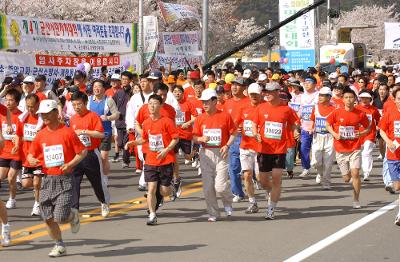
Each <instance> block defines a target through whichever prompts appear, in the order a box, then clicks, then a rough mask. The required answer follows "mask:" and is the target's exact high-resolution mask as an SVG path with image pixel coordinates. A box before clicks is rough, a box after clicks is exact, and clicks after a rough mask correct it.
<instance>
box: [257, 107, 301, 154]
mask: <svg viewBox="0 0 400 262" xmlns="http://www.w3.org/2000/svg"><path fill="white" fill-rule="evenodd" d="M296 121H297V120H296V118H295V116H294V114H293V109H291V108H290V107H289V106H287V105H278V106H273V105H271V104H270V103H268V102H265V103H262V104H261V105H259V106H258V107H257V108H256V110H255V114H254V119H253V122H254V123H255V124H256V125H257V126H258V127H259V130H260V131H259V132H260V136H261V140H262V141H261V145H260V146H259V151H258V152H260V153H263V154H286V151H287V141H286V140H287V131H286V129H288V128H291V127H292V125H294V124H295V123H296Z"/></svg>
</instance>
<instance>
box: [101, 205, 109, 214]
mask: <svg viewBox="0 0 400 262" xmlns="http://www.w3.org/2000/svg"><path fill="white" fill-rule="evenodd" d="M109 214H110V205H109V204H107V203H102V204H101V216H102V217H108V215H109Z"/></svg>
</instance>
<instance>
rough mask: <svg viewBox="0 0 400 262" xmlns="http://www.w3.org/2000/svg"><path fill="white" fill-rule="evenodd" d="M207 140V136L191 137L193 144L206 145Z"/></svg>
mask: <svg viewBox="0 0 400 262" xmlns="http://www.w3.org/2000/svg"><path fill="white" fill-rule="evenodd" d="M209 140H210V138H209V137H208V136H193V142H194V143H196V144H201V143H207V142H208V141H209Z"/></svg>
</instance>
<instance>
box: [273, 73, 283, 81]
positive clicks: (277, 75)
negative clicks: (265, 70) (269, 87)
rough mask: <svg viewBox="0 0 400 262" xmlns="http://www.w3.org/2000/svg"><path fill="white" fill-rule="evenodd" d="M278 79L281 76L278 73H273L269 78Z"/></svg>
mask: <svg viewBox="0 0 400 262" xmlns="http://www.w3.org/2000/svg"><path fill="white" fill-rule="evenodd" d="M279 79H281V76H280V75H279V74H273V75H272V77H271V80H275V81H276V80H279Z"/></svg>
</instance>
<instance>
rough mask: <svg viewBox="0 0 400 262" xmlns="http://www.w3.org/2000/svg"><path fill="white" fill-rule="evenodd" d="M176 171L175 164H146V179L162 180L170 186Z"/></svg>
mask: <svg viewBox="0 0 400 262" xmlns="http://www.w3.org/2000/svg"><path fill="white" fill-rule="evenodd" d="M173 172H174V165H173V164H172V163H171V164H168V165H164V166H150V165H146V164H145V165H144V180H145V181H146V182H160V184H161V185H162V186H166V187H168V186H170V185H171V181H172V177H173Z"/></svg>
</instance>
